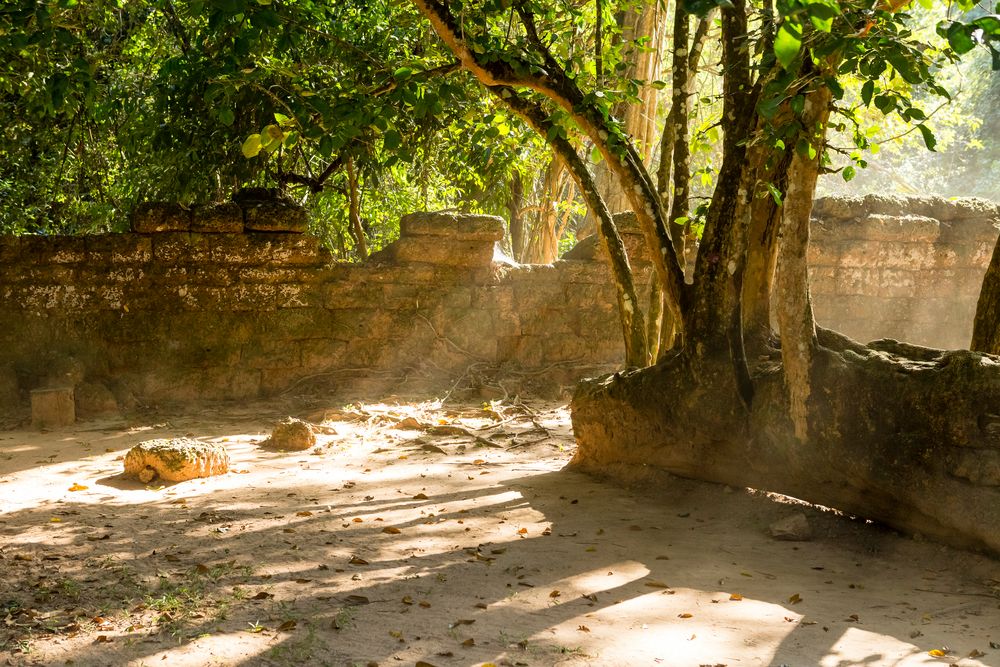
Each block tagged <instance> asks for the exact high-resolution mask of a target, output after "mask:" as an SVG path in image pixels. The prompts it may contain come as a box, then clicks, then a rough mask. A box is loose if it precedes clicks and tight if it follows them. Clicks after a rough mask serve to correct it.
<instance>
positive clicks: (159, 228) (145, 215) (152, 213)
mask: <svg viewBox="0 0 1000 667" xmlns="http://www.w3.org/2000/svg"><path fill="white" fill-rule="evenodd" d="M130 222H131V224H132V231H133V232H136V233H139V234H155V233H159V232H186V231H187V230H189V229H190V228H191V211H190V210H188V209H187V208H185V207H183V206H181V205H180V204H169V203H164V202H147V203H145V204H139V205H138V206H137V207H136V208H135V210H134V211H132V215H131V218H130Z"/></svg>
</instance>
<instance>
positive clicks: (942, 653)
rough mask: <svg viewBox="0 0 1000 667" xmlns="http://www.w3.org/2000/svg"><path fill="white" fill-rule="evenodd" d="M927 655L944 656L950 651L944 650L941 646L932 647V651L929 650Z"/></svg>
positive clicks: (933, 656)
mask: <svg viewBox="0 0 1000 667" xmlns="http://www.w3.org/2000/svg"><path fill="white" fill-rule="evenodd" d="M927 655H929V656H931V657H932V658H943V657H945V656H946V655H948V651H942V650H941V649H939V648H934V649H931V650H930V651H927Z"/></svg>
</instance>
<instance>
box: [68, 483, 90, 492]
mask: <svg viewBox="0 0 1000 667" xmlns="http://www.w3.org/2000/svg"><path fill="white" fill-rule="evenodd" d="M89 488H90V487H89V486H84V485H83V484H77V483H75V482H74V483H73V486H71V487H69V490H70V491H86V490H87V489H89Z"/></svg>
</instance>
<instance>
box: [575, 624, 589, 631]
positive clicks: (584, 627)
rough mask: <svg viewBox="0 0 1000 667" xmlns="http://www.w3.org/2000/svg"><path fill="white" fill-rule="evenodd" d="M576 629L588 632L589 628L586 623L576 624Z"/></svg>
mask: <svg viewBox="0 0 1000 667" xmlns="http://www.w3.org/2000/svg"><path fill="white" fill-rule="evenodd" d="M576 629H577V630H579V631H580V632H590V628H588V627H587V626H586V625H578V626H576Z"/></svg>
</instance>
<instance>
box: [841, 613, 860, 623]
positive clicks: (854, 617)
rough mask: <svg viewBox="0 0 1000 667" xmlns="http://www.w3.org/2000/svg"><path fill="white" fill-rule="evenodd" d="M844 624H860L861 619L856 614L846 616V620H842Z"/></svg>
mask: <svg viewBox="0 0 1000 667" xmlns="http://www.w3.org/2000/svg"><path fill="white" fill-rule="evenodd" d="M844 622H845V623H860V622H861V618H860V617H859V616H858V615H857V614H851V615H850V616H848V617H847V618H845V619H844Z"/></svg>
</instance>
